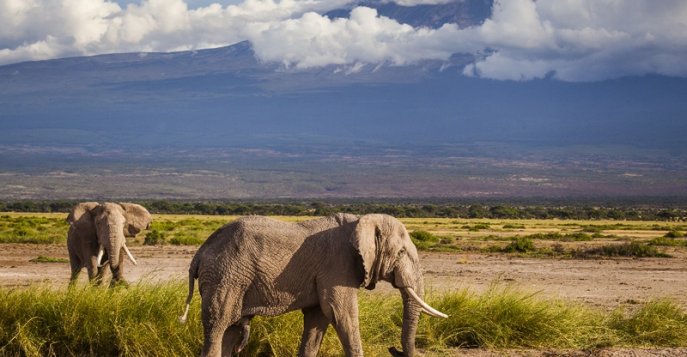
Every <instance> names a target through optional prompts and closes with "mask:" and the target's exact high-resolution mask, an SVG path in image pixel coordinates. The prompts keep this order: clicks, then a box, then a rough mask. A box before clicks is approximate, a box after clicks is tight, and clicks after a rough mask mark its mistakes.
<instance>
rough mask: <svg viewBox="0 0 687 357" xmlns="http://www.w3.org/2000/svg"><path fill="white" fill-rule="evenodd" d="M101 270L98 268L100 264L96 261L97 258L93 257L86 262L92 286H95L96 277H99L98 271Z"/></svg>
mask: <svg viewBox="0 0 687 357" xmlns="http://www.w3.org/2000/svg"><path fill="white" fill-rule="evenodd" d="M99 270H100V268H98V262H97V261H96V257H95V256H91V257H89V258H88V259H87V260H86V271H87V272H88V281H89V282H90V283H91V284H95V283H96V281H95V279H96V276H97V271H99Z"/></svg>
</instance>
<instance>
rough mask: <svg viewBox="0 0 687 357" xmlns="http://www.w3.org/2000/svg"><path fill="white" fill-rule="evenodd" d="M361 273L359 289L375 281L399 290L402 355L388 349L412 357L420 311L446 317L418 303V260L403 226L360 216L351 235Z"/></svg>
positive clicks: (390, 220) (420, 291)
mask: <svg viewBox="0 0 687 357" xmlns="http://www.w3.org/2000/svg"><path fill="white" fill-rule="evenodd" d="M352 243H353V245H354V246H355V247H356V249H357V250H358V252H359V254H360V258H361V265H362V267H361V269H362V270H363V276H364V278H363V281H362V283H361V286H362V287H365V288H366V289H373V288H374V286H375V284H376V283H377V281H378V280H385V281H388V282H390V283H391V284H392V285H393V286H394V287H395V288H396V289H399V290H400V292H401V296H402V299H403V330H402V336H401V343H402V346H403V351H404V352H399V351H397V350H396V349H395V348H391V349H390V352H391V353H392V354H394V355H405V356H413V355H414V354H415V334H416V332H417V324H418V321H419V318H420V312H425V313H427V314H429V315H432V316H436V317H444V318H445V317H447V315H445V314H443V313H441V312H439V311H437V310H435V309H434V308H432V307H431V306H429V305H428V304H427V303H425V302H424V301H423V300H422V296H423V294H424V286H423V281H422V272H421V269H420V264H419V258H418V254H417V249H416V248H415V245H414V244H413V242H412V241H411V240H410V236H409V234H408V231H407V230H406V228H405V226H404V225H403V223H401V222H400V221H399V220H397V219H396V218H394V217H391V216H388V215H382V214H369V215H365V216H362V217H361V218H360V220H359V221H358V224H357V226H356V228H355V231H354V233H353V236H352Z"/></svg>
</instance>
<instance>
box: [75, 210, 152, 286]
mask: <svg viewBox="0 0 687 357" xmlns="http://www.w3.org/2000/svg"><path fill="white" fill-rule="evenodd" d="M67 222H69V224H70V227H69V233H68V234H67V249H68V250H69V262H70V264H71V268H72V275H71V280H70V281H71V283H74V282H75V281H76V279H77V278H78V276H79V273H80V272H81V269H82V268H84V267H85V268H86V270H87V271H88V278H89V280H91V281H92V282H93V281H95V282H100V281H101V279H102V277H103V273H104V268H105V267H106V266H109V267H110V269H111V270H112V280H111V285H114V284H116V283H118V282H120V281H123V275H124V265H123V260H124V255H126V256H128V257H129V259H130V260H131V262H132V263H134V264H136V260H135V259H134V257H133V255H132V254H131V252H130V251H129V248H127V246H126V240H125V237H135V236H136V234H138V232H140V231H141V230H143V229H147V228H149V227H150V223H151V222H152V216H151V215H150V213H149V212H148V210H146V209H145V208H144V207H143V206H141V205H137V204H134V203H111V202H106V203H103V204H99V203H97V202H82V203H79V204H77V205H76V206H74V208H73V209H72V211H71V212H70V213H69V216H67ZM103 260H106V262H104V261H103ZM107 262H109V264H107Z"/></svg>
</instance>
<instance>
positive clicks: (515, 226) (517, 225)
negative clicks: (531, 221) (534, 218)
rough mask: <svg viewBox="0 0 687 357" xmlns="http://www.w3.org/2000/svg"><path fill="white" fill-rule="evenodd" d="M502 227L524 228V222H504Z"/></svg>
mask: <svg viewBox="0 0 687 357" xmlns="http://www.w3.org/2000/svg"><path fill="white" fill-rule="evenodd" d="M503 229H525V225H524V224H515V223H506V224H504V225H503Z"/></svg>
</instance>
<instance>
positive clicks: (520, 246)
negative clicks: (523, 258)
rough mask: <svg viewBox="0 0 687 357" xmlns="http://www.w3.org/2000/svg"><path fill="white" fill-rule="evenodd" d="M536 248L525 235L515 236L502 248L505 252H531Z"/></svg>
mask: <svg viewBox="0 0 687 357" xmlns="http://www.w3.org/2000/svg"><path fill="white" fill-rule="evenodd" d="M535 250H536V248H535V247H534V242H533V241H532V240H531V239H529V238H527V237H516V238H513V240H512V241H511V242H510V244H508V245H507V246H506V247H505V248H503V249H502V251H503V252H505V253H516V252H517V253H527V252H533V251H535Z"/></svg>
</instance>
